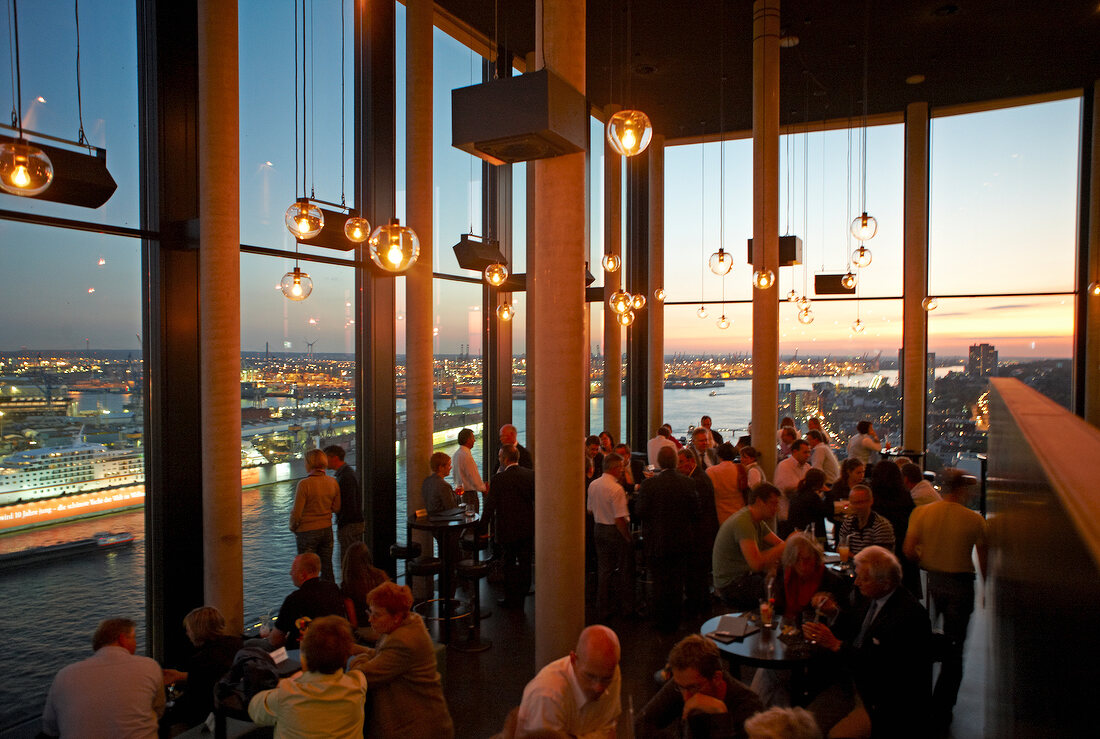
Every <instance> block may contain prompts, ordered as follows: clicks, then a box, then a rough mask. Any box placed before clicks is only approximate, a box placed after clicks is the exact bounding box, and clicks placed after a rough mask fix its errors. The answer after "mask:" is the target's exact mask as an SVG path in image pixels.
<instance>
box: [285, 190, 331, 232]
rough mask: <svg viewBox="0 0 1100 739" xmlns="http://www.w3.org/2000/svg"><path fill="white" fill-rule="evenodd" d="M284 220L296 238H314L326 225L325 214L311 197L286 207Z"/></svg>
mask: <svg viewBox="0 0 1100 739" xmlns="http://www.w3.org/2000/svg"><path fill="white" fill-rule="evenodd" d="M284 222H285V223H286V227H287V230H288V231H290V233H291V234H292V235H293V236H294V238H295V239H312V238H313V237H314V236H316V235H317V234H319V233H321V229H322V228H324V227H325V215H324V214H323V213H322V212H321V209H320V208H319V207H317V206H316V205H315V204H313V203H311V202H310V201H309V198H302V199H301V200H295V201H294V202H293V203H291V204H290V207H289V208H287V209H286V218H284Z"/></svg>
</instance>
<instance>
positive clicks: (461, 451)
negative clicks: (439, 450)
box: [451, 429, 485, 512]
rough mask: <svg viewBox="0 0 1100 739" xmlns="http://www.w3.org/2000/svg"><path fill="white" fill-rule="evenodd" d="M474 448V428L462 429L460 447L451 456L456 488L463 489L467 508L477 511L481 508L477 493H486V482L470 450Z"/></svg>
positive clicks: (459, 439) (459, 436)
mask: <svg viewBox="0 0 1100 739" xmlns="http://www.w3.org/2000/svg"><path fill="white" fill-rule="evenodd" d="M473 448H474V430H473V429H462V430H461V431H459V432H458V449H456V450H455V453H454V456H453V457H451V463H452V464H453V465H454V481H455V488H462V489H463V493H462V502H463V503H465V504H466V508H468V509H471V510H473V511H475V512H477V511H478V510H480V505H479V503H478V497H477V494H478V493H482V494H484V493H485V482H484V481H483V480H482V479H481V473H480V472H479V471H478V469H477V462H475V461H474V455H473V452H471V451H470V450H471V449H473Z"/></svg>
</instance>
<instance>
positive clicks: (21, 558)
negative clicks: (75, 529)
mask: <svg viewBox="0 0 1100 739" xmlns="http://www.w3.org/2000/svg"><path fill="white" fill-rule="evenodd" d="M133 543H134V535H133V534H131V533H130V532H128V531H122V532H119V533H114V534H110V533H107V532H99V533H97V534H96V535H95V536H93V537H92V538H91V539H77V540H76V541H66V542H62V543H60V544H47V545H45V546H40V547H31V548H30V549H21V550H19V551H18V552H8V553H6V554H0V570H7V569H15V568H18V567H26V566H28V565H34V564H39V563H41V562H49V561H51V560H55V559H64V558H67V557H69V556H72V555H75V554H85V553H88V552H107V551H113V550H115V549H121V548H122V547H126V546H129V545H131V544H133Z"/></svg>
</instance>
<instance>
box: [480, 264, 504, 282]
mask: <svg viewBox="0 0 1100 739" xmlns="http://www.w3.org/2000/svg"><path fill="white" fill-rule="evenodd" d="M507 279H508V267H506V266H505V265H503V264H490V265H489V266H488V267H486V268H485V282H487V283H488V284H490V285H492V286H493V287H500V286H501V285H503V284H504V281H505V280H507Z"/></svg>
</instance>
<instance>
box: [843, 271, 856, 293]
mask: <svg viewBox="0 0 1100 739" xmlns="http://www.w3.org/2000/svg"><path fill="white" fill-rule="evenodd" d="M858 282H859V279H858V278H857V277H856V275H855V273H854V272H852V270H850V269H849V270H848V271H847V272H845V273H844V276H843V277H841V278H840V284H841V285H843V286H844V287H845V289H847V290H851V289H852V288H854V287H855V286H856V284H857V283H858Z"/></svg>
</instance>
